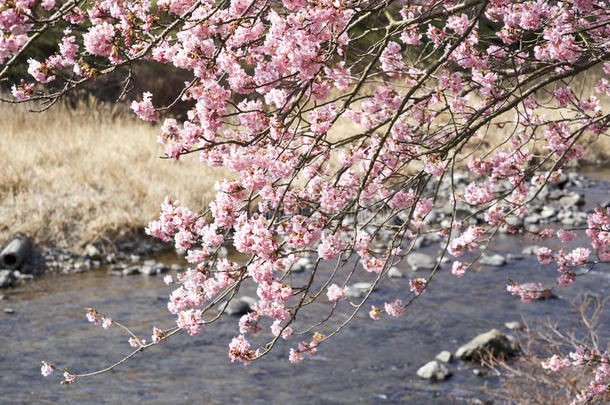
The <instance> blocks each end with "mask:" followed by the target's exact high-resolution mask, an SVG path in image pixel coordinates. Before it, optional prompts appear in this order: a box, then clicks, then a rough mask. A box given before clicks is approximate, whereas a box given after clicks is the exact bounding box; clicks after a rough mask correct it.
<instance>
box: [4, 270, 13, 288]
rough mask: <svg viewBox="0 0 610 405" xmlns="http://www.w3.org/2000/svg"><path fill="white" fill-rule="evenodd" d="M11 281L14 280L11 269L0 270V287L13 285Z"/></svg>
mask: <svg viewBox="0 0 610 405" xmlns="http://www.w3.org/2000/svg"><path fill="white" fill-rule="evenodd" d="M13 281H15V277H14V276H13V272H12V271H11V270H8V269H6V270H0V288H6V287H10V286H11V285H13Z"/></svg>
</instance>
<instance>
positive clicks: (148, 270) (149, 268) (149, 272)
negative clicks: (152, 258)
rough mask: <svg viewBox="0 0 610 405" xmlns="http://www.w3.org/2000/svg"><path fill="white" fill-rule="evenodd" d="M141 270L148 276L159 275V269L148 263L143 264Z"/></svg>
mask: <svg viewBox="0 0 610 405" xmlns="http://www.w3.org/2000/svg"><path fill="white" fill-rule="evenodd" d="M140 272H141V273H142V274H145V275H147V276H156V275H157V269H156V268H155V266H151V265H148V264H145V265H143V266H142V267H141V268H140Z"/></svg>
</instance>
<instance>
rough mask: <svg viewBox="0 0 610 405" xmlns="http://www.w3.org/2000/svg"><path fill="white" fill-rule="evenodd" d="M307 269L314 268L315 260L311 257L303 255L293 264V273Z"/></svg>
mask: <svg viewBox="0 0 610 405" xmlns="http://www.w3.org/2000/svg"><path fill="white" fill-rule="evenodd" d="M305 270H313V261H312V260H311V259H310V258H309V257H301V258H300V259H299V260H297V261H296V263H294V264H293V265H292V272H293V273H302V272H304V271H305Z"/></svg>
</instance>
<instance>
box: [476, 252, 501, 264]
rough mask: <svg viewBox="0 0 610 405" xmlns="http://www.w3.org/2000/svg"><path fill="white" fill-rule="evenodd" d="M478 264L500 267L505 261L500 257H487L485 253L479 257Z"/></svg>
mask: <svg viewBox="0 0 610 405" xmlns="http://www.w3.org/2000/svg"><path fill="white" fill-rule="evenodd" d="M479 263H480V264H482V265H484V266H493V267H501V266H504V265H505V264H506V259H505V258H504V256H502V255H491V256H488V255H486V254H485V253H483V254H482V255H481V258H480V259H479Z"/></svg>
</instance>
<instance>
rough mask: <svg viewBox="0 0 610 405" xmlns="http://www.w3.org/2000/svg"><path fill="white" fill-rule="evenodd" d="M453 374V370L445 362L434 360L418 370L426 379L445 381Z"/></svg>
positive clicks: (418, 373) (419, 374) (421, 376)
mask: <svg viewBox="0 0 610 405" xmlns="http://www.w3.org/2000/svg"><path fill="white" fill-rule="evenodd" d="M450 375H451V371H449V369H448V368H447V366H445V365H444V364H443V363H440V362H438V361H436V360H432V361H431V362H428V363H426V364H424V365H423V366H421V367H420V368H419V370H417V376H418V377H420V378H424V379H426V380H436V381H443V380H444V379H446V378H447V377H449V376H450Z"/></svg>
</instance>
